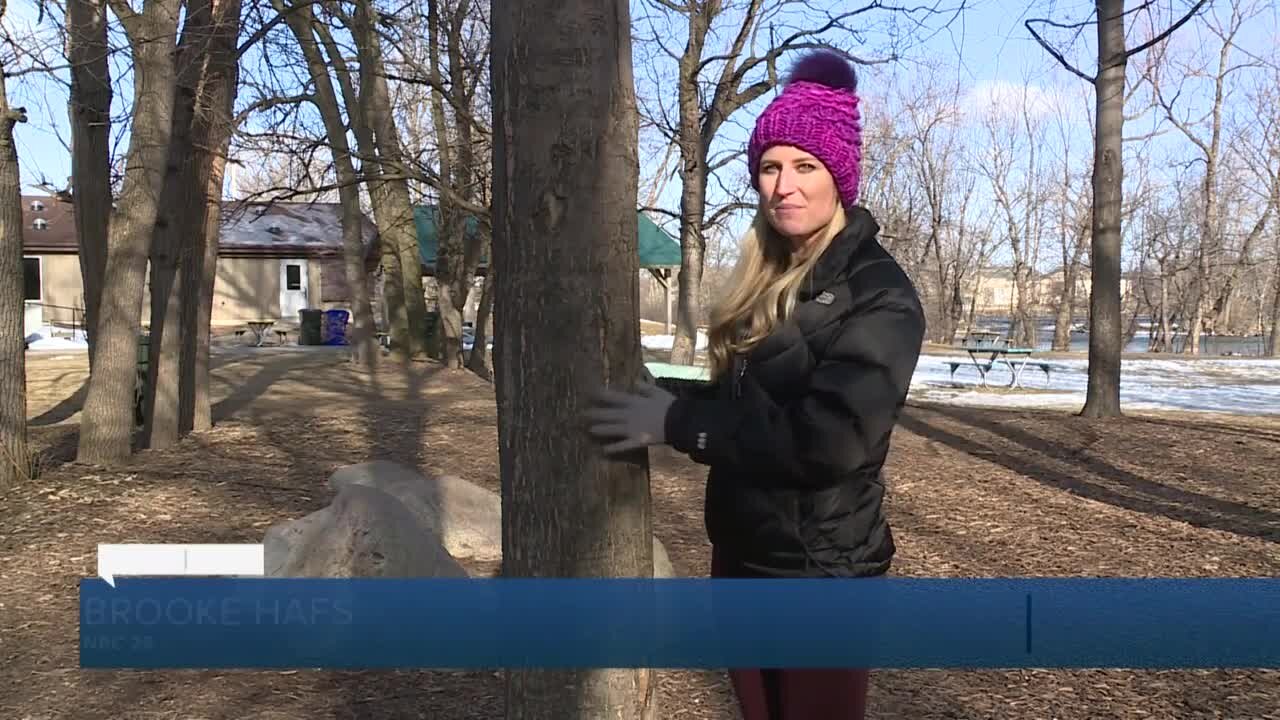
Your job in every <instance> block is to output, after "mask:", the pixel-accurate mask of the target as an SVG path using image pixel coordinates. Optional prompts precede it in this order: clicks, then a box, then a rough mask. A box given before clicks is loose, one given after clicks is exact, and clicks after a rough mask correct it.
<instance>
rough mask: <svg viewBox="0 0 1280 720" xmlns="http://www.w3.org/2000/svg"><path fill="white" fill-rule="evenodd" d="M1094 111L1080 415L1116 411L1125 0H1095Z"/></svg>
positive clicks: (1116, 413)
mask: <svg viewBox="0 0 1280 720" xmlns="http://www.w3.org/2000/svg"><path fill="white" fill-rule="evenodd" d="M1097 15H1098V22H1097V25H1098V76H1097V78H1096V79H1095V81H1094V91H1095V93H1096V96H1097V101H1096V102H1097V110H1096V115H1097V119H1096V123H1095V130H1094V132H1095V136H1094V154H1093V254H1092V267H1093V276H1092V278H1091V279H1090V283H1091V289H1090V293H1089V384H1088V389H1087V390H1086V393H1085V403H1084V408H1083V409H1082V410H1081V414H1082V415H1083V416H1085V417H1091V418H1102V417H1119V416H1120V415H1121V412H1120V353H1121V349H1122V346H1121V328H1120V324H1121V323H1120V240H1121V232H1120V224H1121V221H1122V218H1121V210H1122V208H1121V200H1122V193H1123V190H1124V167H1123V165H1122V162H1123V157H1122V154H1121V142H1122V137H1123V134H1124V73H1125V67H1126V65H1128V59H1129V56H1128V53H1127V51H1126V49H1125V41H1124V0H1098V2H1097Z"/></svg>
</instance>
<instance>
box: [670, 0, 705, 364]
mask: <svg viewBox="0 0 1280 720" xmlns="http://www.w3.org/2000/svg"><path fill="white" fill-rule="evenodd" d="M691 7H692V6H691ZM709 24H710V18H708V17H706V16H705V15H704V14H702V13H700V12H695V11H693V10H692V9H691V10H690V15H689V42H688V44H687V45H686V46H685V51H684V54H683V55H682V56H681V58H680V83H679V87H678V90H677V92H678V101H679V108H680V127H679V137H678V139H677V145H678V146H679V147H680V181H681V185H682V187H681V190H680V281H679V282H680V287H679V290H678V292H677V297H676V334H675V338H674V341H673V342H672V345H671V362H672V363H674V364H677V365H692V364H694V359H695V358H696V357H697V348H698V342H697V339H698V320H699V319H700V315H701V309H702V303H701V302H699V300H700V298H701V295H702V271H703V265H704V262H705V255H706V252H707V239H706V235H705V234H704V232H703V221H704V219H705V217H706V208H707V152H706V151H707V148H706V145H705V144H704V142H703V134H702V125H701V119H702V110H701V105H700V102H699V97H698V88H699V87H700V85H699V82H698V66H699V65H700V64H701V62H702V50H703V46H704V43H705V42H706V34H707V30H708V26H709Z"/></svg>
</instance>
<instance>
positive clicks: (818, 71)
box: [787, 50, 858, 92]
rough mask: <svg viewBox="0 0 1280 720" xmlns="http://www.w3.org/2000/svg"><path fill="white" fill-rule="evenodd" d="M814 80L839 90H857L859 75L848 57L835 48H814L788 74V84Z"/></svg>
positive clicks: (813, 81)
mask: <svg viewBox="0 0 1280 720" xmlns="http://www.w3.org/2000/svg"><path fill="white" fill-rule="evenodd" d="M795 82H812V83H818V84H819V85H826V86H827V87H829V88H835V89H837V90H848V91H849V92H857V90H858V75H857V73H855V72H854V71H853V65H852V64H851V63H850V62H849V60H848V58H846V57H845V56H844V55H841V54H840V53H837V52H835V51H834V50H814V51H813V52H810V53H808V54H807V55H805V56H804V57H802V58H800V60H798V61H797V62H796V64H795V67H793V68H791V74H790V75H788V76H787V84H788V85H790V84H792V83H795Z"/></svg>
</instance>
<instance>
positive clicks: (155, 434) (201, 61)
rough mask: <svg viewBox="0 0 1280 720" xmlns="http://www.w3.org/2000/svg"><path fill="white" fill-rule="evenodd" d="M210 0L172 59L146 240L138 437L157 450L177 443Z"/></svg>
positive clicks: (200, 191) (198, 4) (191, 14)
mask: <svg viewBox="0 0 1280 720" xmlns="http://www.w3.org/2000/svg"><path fill="white" fill-rule="evenodd" d="M212 10H213V8H212V6H211V5H210V3H209V0H190V1H189V2H188V4H187V12H186V19H185V20H184V22H183V27H182V36H181V38H180V39H179V41H178V52H177V56H176V60H175V67H176V71H177V82H176V85H175V90H174V101H173V126H172V130H171V131H170V132H171V136H170V140H169V161H168V164H167V166H166V170H165V182H164V189H163V191H162V193H161V196H160V208H159V212H158V213H157V217H156V227H155V231H154V233H153V234H152V238H151V333H150V335H151V340H150V348H149V349H150V354H149V356H148V360H147V391H146V403H145V405H144V407H145V412H144V421H143V439H144V444H145V445H146V447H149V448H151V449H155V450H159V449H163V448H167V447H170V446H172V445H175V444H177V442H178V439H179V437H180V430H181V428H180V422H179V420H180V415H181V412H180V410H181V408H180V406H181V401H180V397H179V385H180V384H181V377H182V373H181V358H182V344H183V343H182V337H183V336H184V335H186V334H190V333H191V332H192V329H191V327H190V326H187V327H183V326H182V304H183V302H182V300H183V296H184V295H185V294H186V293H184V289H185V288H186V287H187V286H185V285H183V283H182V280H183V278H182V269H183V268H184V267H185V266H186V265H187V264H188V263H189V262H190V260H191V238H192V236H193V235H194V233H192V232H191V228H193V227H201V225H200V224H199V223H198V219H199V218H200V216H201V214H202V212H203V205H204V199H205V198H204V195H205V188H204V187H203V186H202V185H201V184H200V181H201V180H202V179H203V178H201V177H199V167H198V165H199V161H200V159H199V158H197V157H196V154H195V145H194V140H195V139H194V138H193V136H192V130H193V128H192V125H193V123H194V121H195V116H196V104H197V102H198V95H199V92H200V89H199V86H200V79H201V77H200V76H201V75H202V74H203V70H204V67H205V66H206V65H207V60H208V53H209V41H210V40H211V39H212V37H213V36H212V34H211V31H212V30H213V28H212V20H213V16H212Z"/></svg>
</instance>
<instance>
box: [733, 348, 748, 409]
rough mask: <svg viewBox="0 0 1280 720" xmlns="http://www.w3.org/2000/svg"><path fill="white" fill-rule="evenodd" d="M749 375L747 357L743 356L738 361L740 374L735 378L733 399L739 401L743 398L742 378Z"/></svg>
mask: <svg viewBox="0 0 1280 720" xmlns="http://www.w3.org/2000/svg"><path fill="white" fill-rule="evenodd" d="M746 374H747V356H746V355H742V356H740V357H739V359H738V374H737V376H736V377H734V378H733V397H734V399H735V400H736V399H738V398H741V397H742V376H743V375H746Z"/></svg>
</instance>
